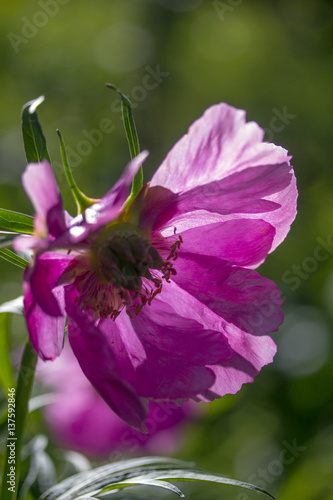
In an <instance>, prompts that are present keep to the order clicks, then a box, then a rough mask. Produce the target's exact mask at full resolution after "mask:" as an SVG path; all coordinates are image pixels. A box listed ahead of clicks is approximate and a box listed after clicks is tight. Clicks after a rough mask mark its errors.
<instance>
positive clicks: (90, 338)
mask: <svg viewBox="0 0 333 500" xmlns="http://www.w3.org/2000/svg"><path fill="white" fill-rule="evenodd" d="M65 296H66V310H67V313H68V338H69V341H70V344H71V347H72V349H73V351H74V354H75V356H76V358H77V360H78V362H79V364H80V366H81V368H82V370H83V372H84V374H85V375H86V377H87V378H88V380H89V381H90V382H91V384H92V385H93V386H94V387H95V389H96V390H97V392H98V393H99V394H100V395H101V396H102V398H103V399H104V400H105V401H106V403H107V404H108V405H109V406H110V408H111V409H112V410H113V411H114V412H115V413H116V414H117V415H119V417H120V418H122V419H123V420H125V422H127V423H129V424H130V425H132V426H133V427H135V428H138V429H140V430H143V429H144V421H145V419H146V416H147V411H148V403H147V402H146V401H145V400H144V399H143V398H140V397H138V396H137V395H136V393H135V391H134V390H133V388H132V387H131V386H130V384H128V383H127V382H126V380H124V379H122V378H121V377H120V375H119V372H118V370H117V363H116V359H115V355H114V347H113V344H114V342H116V341H117V338H116V337H117V328H116V327H115V322H114V321H113V320H111V319H109V320H104V321H100V322H99V323H100V324H94V323H93V321H92V320H91V319H90V318H89V317H88V316H87V315H86V314H85V313H84V312H82V311H81V310H80V309H78V308H77V306H76V304H75V300H76V297H77V292H76V290H75V288H74V287H73V286H71V285H69V286H67V287H66V291H65Z"/></svg>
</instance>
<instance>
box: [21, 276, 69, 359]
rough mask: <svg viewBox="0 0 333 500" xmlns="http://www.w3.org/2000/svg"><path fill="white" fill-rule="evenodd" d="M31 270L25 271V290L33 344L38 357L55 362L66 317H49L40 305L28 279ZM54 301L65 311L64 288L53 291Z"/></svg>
mask: <svg viewBox="0 0 333 500" xmlns="http://www.w3.org/2000/svg"><path fill="white" fill-rule="evenodd" d="M28 273H29V269H28V268H27V269H26V271H25V281H24V284H23V289H24V314H25V318H26V322H27V327H28V332H29V336H30V340H31V343H32V345H33V347H34V349H35V351H36V352H37V354H38V356H39V357H41V358H42V359H44V360H54V359H55V358H56V357H57V356H59V355H60V353H61V351H62V348H63V342H64V332H65V324H66V317H65V315H63V316H58V317H54V316H49V315H48V314H46V313H45V312H44V311H43V310H42V309H41V307H40V306H39V305H38V303H37V301H36V299H35V296H34V294H33V293H32V291H31V288H30V283H29V279H28ZM53 294H54V300H55V301H56V302H57V305H58V307H59V309H60V310H61V309H62V310H63V309H64V293H63V288H58V289H56V290H54V291H53Z"/></svg>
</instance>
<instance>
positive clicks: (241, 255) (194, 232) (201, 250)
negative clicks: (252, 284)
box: [176, 219, 275, 268]
mask: <svg viewBox="0 0 333 500" xmlns="http://www.w3.org/2000/svg"><path fill="white" fill-rule="evenodd" d="M274 235H275V229H274V228H273V226H271V225H270V224H268V223H267V222H265V221H263V220H260V219H259V220H254V219H235V220H230V221H226V222H215V223H213V224H207V225H205V226H202V227H195V228H193V229H188V230H187V231H184V232H183V233H182V239H183V243H182V244H181V252H184V253H193V254H200V255H206V256H207V258H209V257H208V256H211V257H218V258H220V259H222V260H225V261H228V262H229V263H230V264H236V265H238V266H242V267H244V266H254V265H257V264H258V263H259V262H262V261H263V260H264V259H265V258H266V256H267V254H268V252H269V251H270V249H271V246H272V241H273V239H274ZM176 268H177V264H176Z"/></svg>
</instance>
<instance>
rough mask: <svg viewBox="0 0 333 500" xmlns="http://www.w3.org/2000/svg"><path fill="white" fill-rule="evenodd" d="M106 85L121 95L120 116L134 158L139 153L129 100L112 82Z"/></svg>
mask: <svg viewBox="0 0 333 500" xmlns="http://www.w3.org/2000/svg"><path fill="white" fill-rule="evenodd" d="M106 86H107V87H108V88H110V89H112V90H115V91H116V92H117V93H118V94H119V95H120V97H121V110H122V117H123V122H124V127H125V132H126V137H127V141H128V146H129V150H130V154H131V158H134V157H135V156H137V155H138V154H139V153H140V146H139V138H138V134H137V131H136V126H135V122H134V118H133V113H132V104H131V101H130V100H129V98H128V97H127V96H126V95H125V94H123V93H122V92H121V90H119V89H118V88H117V87H116V86H115V85H113V84H112V83H106Z"/></svg>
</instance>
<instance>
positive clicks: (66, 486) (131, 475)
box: [41, 457, 276, 500]
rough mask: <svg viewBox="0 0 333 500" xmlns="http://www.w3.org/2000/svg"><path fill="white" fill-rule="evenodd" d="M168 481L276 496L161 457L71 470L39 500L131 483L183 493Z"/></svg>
mask: <svg viewBox="0 0 333 500" xmlns="http://www.w3.org/2000/svg"><path fill="white" fill-rule="evenodd" d="M175 466H178V468H175ZM179 466H180V467H181V468H179ZM166 481H168V482H167V483H166ZM169 481H204V482H210V483H220V484H225V485H230V486H239V487H242V488H246V489H248V490H252V491H255V492H257V493H262V494H264V495H266V496H268V497H269V498H271V499H272V500H276V499H275V497H274V496H273V495H271V494H270V493H269V492H267V491H266V490H263V489H262V488H259V487H257V486H254V485H252V484H249V483H244V482H243V481H237V480H235V479H229V478H226V477H222V476H215V475H212V474H209V473H208V472H206V471H202V470H198V469H195V468H193V465H192V464H189V463H186V462H181V461H177V460H173V459H167V458H162V457H153V458H152V457H146V458H141V459H134V460H125V461H122V462H116V463H114V464H110V465H104V466H102V467H98V468H97V469H93V470H90V471H87V472H83V473H80V474H75V475H74V476H71V477H69V478H67V479H65V480H64V481H62V482H61V483H59V484H57V485H56V486H54V487H53V488H51V489H50V490H48V491H47V492H46V493H45V494H44V495H42V497H41V500H55V499H57V500H72V499H74V498H78V497H82V498H83V497H87V496H88V497H91V496H92V497H95V498H96V497H98V498H99V497H100V496H104V495H105V494H106V493H108V492H112V491H115V490H119V489H122V488H126V487H129V486H132V487H133V486H135V485H145V486H155V487H160V488H164V489H168V490H169V491H172V492H173V493H175V494H177V495H178V496H181V497H183V496H184V495H183V493H182V492H181V491H180V490H179V489H178V488H177V487H176V486H174V485H172V484H170V483H169Z"/></svg>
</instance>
